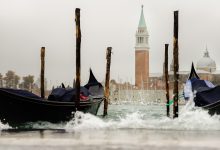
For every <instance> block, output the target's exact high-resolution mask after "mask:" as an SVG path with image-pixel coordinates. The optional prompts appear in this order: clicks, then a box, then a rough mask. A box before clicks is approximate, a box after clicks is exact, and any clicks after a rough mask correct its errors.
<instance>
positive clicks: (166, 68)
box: [164, 44, 170, 117]
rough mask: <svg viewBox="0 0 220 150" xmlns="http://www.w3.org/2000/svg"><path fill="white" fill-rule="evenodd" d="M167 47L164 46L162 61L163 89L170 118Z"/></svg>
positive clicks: (166, 45)
mask: <svg viewBox="0 0 220 150" xmlns="http://www.w3.org/2000/svg"><path fill="white" fill-rule="evenodd" d="M168 47H169V44H165V60H164V77H165V87H166V99H167V105H166V107H167V117H169V116H170V105H169V103H170V100H169V99H170V96H169V74H168Z"/></svg>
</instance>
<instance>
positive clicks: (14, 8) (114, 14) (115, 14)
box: [0, 0, 220, 86]
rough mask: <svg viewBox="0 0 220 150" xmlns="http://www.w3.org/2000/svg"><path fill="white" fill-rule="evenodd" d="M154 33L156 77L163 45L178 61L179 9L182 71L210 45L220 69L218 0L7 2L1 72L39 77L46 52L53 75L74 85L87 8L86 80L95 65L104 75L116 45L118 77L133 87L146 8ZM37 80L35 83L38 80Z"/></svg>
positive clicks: (1, 27) (0, 25)
mask: <svg viewBox="0 0 220 150" xmlns="http://www.w3.org/2000/svg"><path fill="white" fill-rule="evenodd" d="M142 4H143V5H144V15H145V19H146V24H147V28H148V32H149V34H150V39H149V44H150V72H151V73H157V72H162V64H163V60H164V44H165V43H169V44H170V47H169V48H170V49H169V50H170V51H169V52H170V60H169V61H171V60H172V59H171V56H172V37H173V36H172V35H173V11H174V10H179V11H180V12H179V28H180V30H179V47H180V52H179V53H180V56H179V57H180V70H189V68H190V64H191V62H192V61H194V62H197V61H198V59H199V58H201V57H202V55H203V51H204V50H205V46H206V45H207V46H208V50H209V52H210V57H211V58H213V59H214V60H215V61H216V63H217V70H220V68H219V67H220V66H219V64H220V59H218V58H219V56H220V51H219V50H220V42H219V40H220V9H219V6H220V1H219V0H0V62H1V63H0V72H1V73H4V74H5V72H6V71H7V70H14V71H16V73H17V74H18V75H20V76H24V75H28V74H33V75H35V77H36V76H39V73H40V48H41V47H42V46H45V47H46V77H47V79H48V83H49V86H51V85H52V84H55V85H56V84H60V83H61V82H64V83H66V84H72V79H73V77H74V75H75V22H74V17H75V16H74V11H75V8H77V7H79V8H81V26H82V27H81V30H82V68H81V74H82V83H85V82H86V81H87V79H88V71H89V67H91V68H92V69H93V72H94V74H95V75H96V77H97V78H98V80H101V81H102V80H104V77H105V64H106V60H105V52H106V47H108V46H111V47H113V56H112V66H111V78H114V79H116V80H119V79H121V80H122V81H130V82H131V81H132V82H133V83H134V52H135V50H134V47H135V32H136V30H137V26H138V22H139V17H140V12H141V5H142ZM35 79H36V78H35Z"/></svg>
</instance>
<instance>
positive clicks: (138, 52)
mask: <svg viewBox="0 0 220 150" xmlns="http://www.w3.org/2000/svg"><path fill="white" fill-rule="evenodd" d="M143 7H144V6H143V5H142V8H141V16H140V20H139V24H138V29H137V32H136V35H135V36H136V45H135V86H136V87H137V88H138V89H140V88H144V87H146V86H147V81H148V78H149V49H150V48H149V44H148V38H149V34H148V31H147V26H146V22H145V18H144V12H143Z"/></svg>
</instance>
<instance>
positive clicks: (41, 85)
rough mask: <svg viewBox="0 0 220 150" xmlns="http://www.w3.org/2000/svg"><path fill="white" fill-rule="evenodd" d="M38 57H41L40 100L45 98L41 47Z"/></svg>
mask: <svg viewBox="0 0 220 150" xmlns="http://www.w3.org/2000/svg"><path fill="white" fill-rule="evenodd" d="M40 56H41V72H40V93H41V98H45V91H44V70H45V47H41V55H40Z"/></svg>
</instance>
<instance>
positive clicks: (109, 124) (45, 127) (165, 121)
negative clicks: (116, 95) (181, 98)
mask: <svg viewBox="0 0 220 150" xmlns="http://www.w3.org/2000/svg"><path fill="white" fill-rule="evenodd" d="M165 112H166V111H165V104H145V103H142V102H136V103H134V102H123V103H120V104H112V105H109V112H108V114H109V115H108V117H107V118H104V119H103V118H102V116H101V113H102V109H100V111H99V115H98V116H93V115H91V114H83V113H81V112H77V117H76V119H73V120H71V121H69V122H64V123H60V124H51V123H48V122H38V123H28V124H26V125H25V126H24V127H22V128H11V127H10V126H8V125H3V124H1V125H0V127H1V132H0V133H1V136H0V149H4V150H6V149H14V150H30V149H32V150H35V149H36V150H39V149H45V150H52V149H53V150H58V149H62V150H73V149H74V150H75V149H79V150H97V149H98V150H111V149H114V150H122V149H123V150H135V149H137V150H142V149H143V150H145V149H149V150H158V149H163V150H174V149H175V150H197V149H202V150H215V149H216V150H217V149H220V144H219V141H220V116H217V115H215V116H212V117H211V116H210V115H209V114H208V113H207V111H205V110H202V109H199V108H194V107H193V104H192V103H188V104H187V105H186V106H181V107H180V117H179V118H177V119H174V120H173V119H170V118H168V117H166V116H165Z"/></svg>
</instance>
